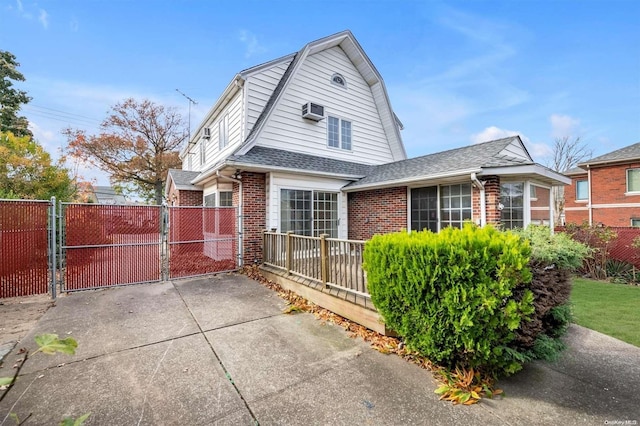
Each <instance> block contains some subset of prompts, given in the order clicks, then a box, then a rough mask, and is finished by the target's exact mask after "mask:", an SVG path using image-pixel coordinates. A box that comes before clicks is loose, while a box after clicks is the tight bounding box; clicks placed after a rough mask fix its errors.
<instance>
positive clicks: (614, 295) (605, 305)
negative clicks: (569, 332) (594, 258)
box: [571, 278, 640, 347]
mask: <svg viewBox="0 0 640 426" xmlns="http://www.w3.org/2000/svg"><path fill="white" fill-rule="evenodd" d="M571 302H572V303H573V314H574V319H573V321H574V322H575V323H576V324H579V325H581V326H583V327H587V328H590V329H592V330H596V331H599V332H600V333H604V334H607V335H609V336H611V337H615V338H616V339H620V340H624V341H625V342H627V343H631V344H632V345H635V346H639V347H640V287H639V286H629V285H624V284H611V283H607V282H602V281H593V280H587V279H583V278H574V280H573V290H572V292H571Z"/></svg>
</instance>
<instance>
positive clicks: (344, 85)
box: [331, 72, 347, 90]
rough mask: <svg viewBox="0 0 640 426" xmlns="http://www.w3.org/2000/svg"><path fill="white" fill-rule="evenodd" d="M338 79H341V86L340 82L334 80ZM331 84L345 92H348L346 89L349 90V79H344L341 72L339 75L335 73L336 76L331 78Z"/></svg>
mask: <svg viewBox="0 0 640 426" xmlns="http://www.w3.org/2000/svg"><path fill="white" fill-rule="evenodd" d="M336 77H338V78H340V79H341V80H342V84H340V83H338V82H336V81H335V80H334V79H335V78H336ZM331 84H333V85H334V86H338V87H340V88H341V89H345V90H346V88H347V79H346V78H344V75H342V74H340V73H339V72H337V73H334V74H333V75H332V76H331Z"/></svg>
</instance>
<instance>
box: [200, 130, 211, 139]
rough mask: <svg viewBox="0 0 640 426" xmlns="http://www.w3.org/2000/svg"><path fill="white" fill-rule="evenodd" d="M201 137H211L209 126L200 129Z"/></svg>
mask: <svg viewBox="0 0 640 426" xmlns="http://www.w3.org/2000/svg"><path fill="white" fill-rule="evenodd" d="M202 137H203V138H205V139H211V129H210V128H209V127H205V128H204V129H202Z"/></svg>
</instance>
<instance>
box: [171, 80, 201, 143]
mask: <svg viewBox="0 0 640 426" xmlns="http://www.w3.org/2000/svg"><path fill="white" fill-rule="evenodd" d="M176 92H178V93H180V94H181V95H182V96H184V97H185V98H187V100H188V101H189V118H188V120H189V141H188V142H187V143H188V144H189V145H191V104H193V105H197V102H196V101H194V100H193V99H191V98H190V97H189V96H187V95H185V94H184V93H182V92H181V91H180V89H176Z"/></svg>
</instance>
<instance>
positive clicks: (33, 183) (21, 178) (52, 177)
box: [0, 132, 75, 201]
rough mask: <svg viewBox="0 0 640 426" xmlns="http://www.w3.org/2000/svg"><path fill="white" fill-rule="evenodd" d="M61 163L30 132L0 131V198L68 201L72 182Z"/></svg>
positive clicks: (72, 187) (62, 159)
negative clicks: (19, 133)
mask: <svg viewBox="0 0 640 426" xmlns="http://www.w3.org/2000/svg"><path fill="white" fill-rule="evenodd" d="M63 164H64V158H61V159H60V160H58V162H57V163H53V162H52V160H51V156H50V155H49V153H47V152H46V151H45V150H44V148H43V147H42V145H40V144H39V143H38V142H36V141H34V140H33V139H32V138H31V136H28V135H25V136H20V137H18V136H15V135H14V134H13V133H11V132H7V133H4V132H0V198H25V199H36V200H43V199H49V198H51V197H52V196H55V197H56V198H57V199H58V200H61V201H70V200H71V198H72V197H73V195H74V193H75V184H74V182H73V179H72V178H71V177H70V176H69V171H68V170H67V169H66V168H65V167H64V165H63Z"/></svg>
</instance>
